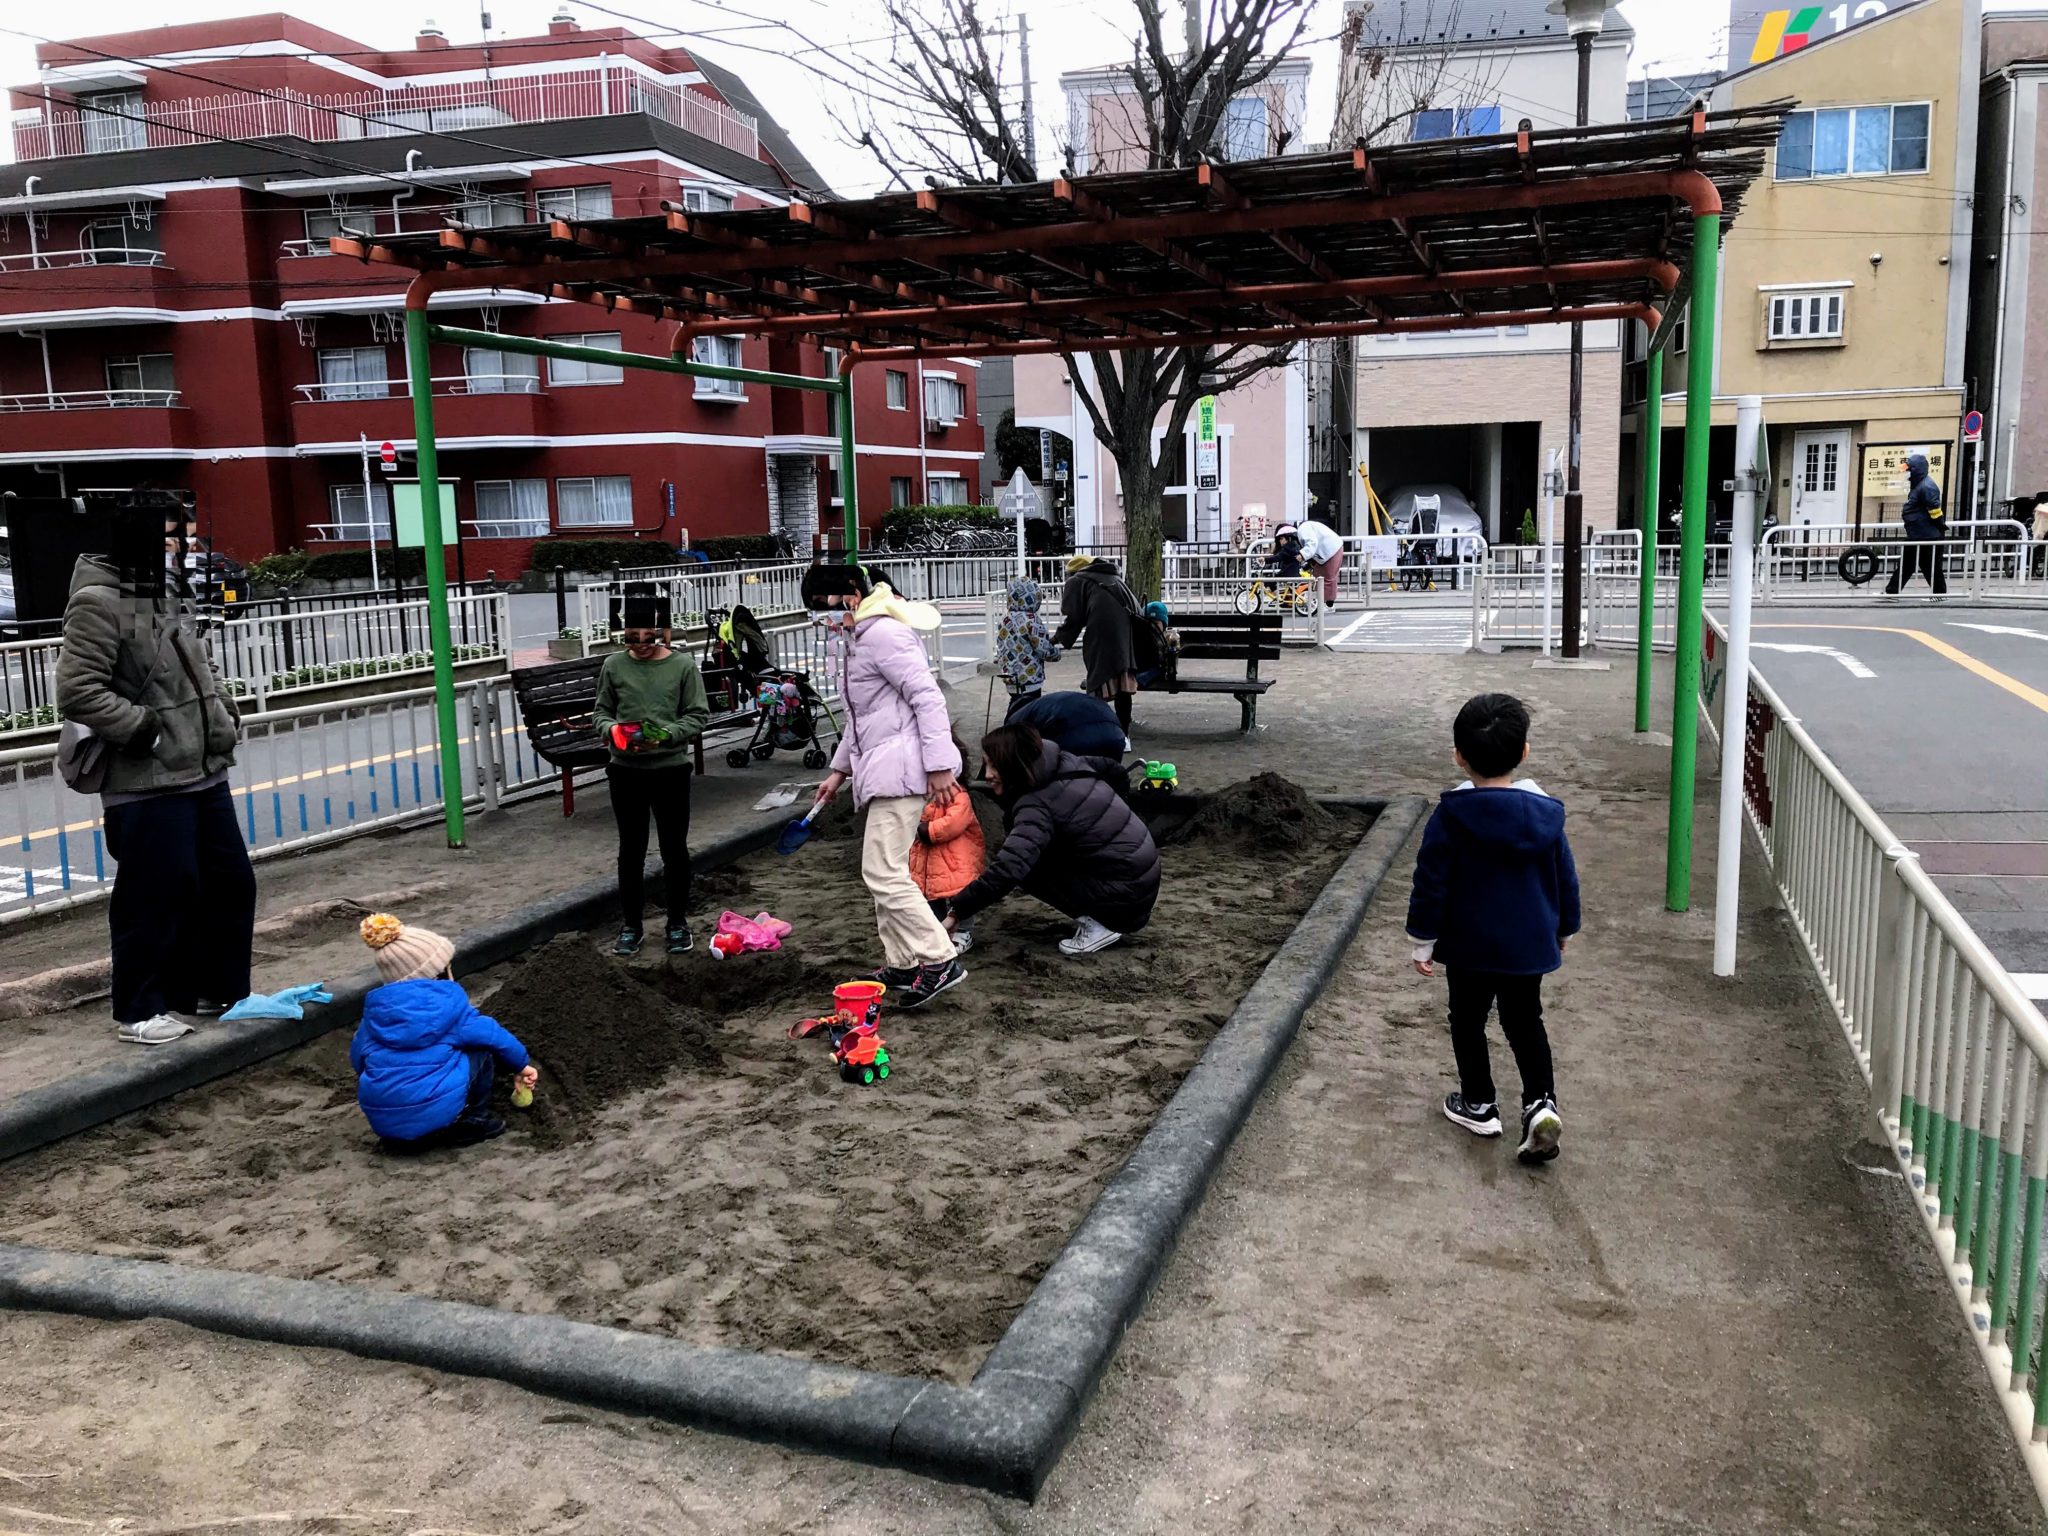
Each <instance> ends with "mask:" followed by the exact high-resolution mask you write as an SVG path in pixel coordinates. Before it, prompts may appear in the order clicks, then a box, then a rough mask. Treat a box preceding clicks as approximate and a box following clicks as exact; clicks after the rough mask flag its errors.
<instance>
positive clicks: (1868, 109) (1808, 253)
mask: <svg viewBox="0 0 2048 1536" xmlns="http://www.w3.org/2000/svg"><path fill="white" fill-rule="evenodd" d="M1981 9H1982V6H1981V0H1918V3H1914V4H1907V5H1898V4H1894V5H1893V6H1892V7H1891V9H1890V10H1889V11H1887V12H1885V13H1884V14H1883V15H1881V16H1880V17H1877V18H1876V19H1873V20H1871V21H1868V22H1866V23H1864V24H1862V25H1858V26H1853V27H1850V28H1848V29H1847V30H1844V31H1841V32H1839V33H1835V34H1833V35H1831V36H1828V37H1825V38H1817V39H1816V40H1815V41H1813V42H1811V43H1809V44H1808V45H1807V46H1805V47H1803V48H1800V49H1798V50H1797V51H1794V52H1789V53H1785V54H1782V55H1780V56H1779V57H1778V58H1776V59H1773V60H1771V61H1770V62H1768V63H1764V64H1759V65H1756V66H1753V67H1750V68H1746V69H1742V70H1738V71H1737V72H1735V73H1733V74H1730V75H1728V76H1726V77H1725V78H1723V79H1722V81H1721V82H1720V83H1719V84H1718V85H1717V86H1716V87H1715V88H1714V93H1713V97H1712V105H1713V106H1714V107H1715V108H1717V109H1720V108H1732V107H1747V106H1756V105H1760V104H1763V103H1768V102H1776V101H1786V100H1790V101H1792V102H1794V103H1796V110H1795V111H1794V112H1793V114H1792V115H1791V116H1790V117H1789V118H1788V119H1787V120H1786V125H1785V131H1784V134H1783V137H1782V138H1781V139H1780V140H1779V143H1778V147H1777V150H1776V152H1775V153H1774V154H1773V155H1772V157H1771V163H1770V165H1768V166H1767V167H1766V169H1765V172H1764V175H1763V176H1762V177H1761V178H1759V179H1758V181H1757V182H1756V183H1755V185H1754V186H1753V187H1752V188H1751V190H1750V192H1749V194H1748V195H1747V197H1746V198H1745V200H1744V202H1743V205H1742V212H1741V216H1740V217H1739V218H1738V219H1737V220H1736V221H1735V223H1734V226H1733V228H1732V229H1731V230H1730V232H1729V234H1728V236H1727V238H1726V242H1725V244H1724V247H1723V250H1722V258H1721V268H1720V283H1719V287H1718V293H1717V299H1718V315H1717V317H1716V325H1715V332H1716V334H1715V336H1714V337H1713V338H1712V340H1713V344H1714V346H1715V358H1714V424H1715V426H1716V427H1717V428H1728V429H1730V430H1728V431H1726V432H1721V431H1717V432H1716V433H1715V449H1716V451H1715V453H1714V455H1713V467H1712V470H1711V478H1710V490H1709V494H1710V496H1711V497H1712V498H1713V500H1714V501H1715V503H1716V505H1717V509H1718V510H1720V511H1722V512H1724V513H1725V510H1726V508H1727V506H1728V496H1727V493H1726V491H1725V490H1724V489H1723V485H1724V482H1725V481H1726V480H1727V479H1728V478H1729V477H1730V476H1731V475H1732V474H1733V472H1734V465H1733V462H1732V459H1733V432H1732V428H1733V424H1734V420H1735V400H1736V397H1737V396H1740V395H1747V394H1755V395H1761V396H1762V397H1763V401H1764V422H1765V426H1766V429H1767V431H1768V442H1769V447H1770V454H1771V467H1772V478H1773V481H1774V486H1773V491H1772V505H1771V510H1772V511H1773V512H1774V513H1775V514H1776V516H1777V518H1778V520H1779V521H1780V522H1782V523H1786V524H1793V525H1798V524H1807V525H1813V526H1821V525H1826V524H1837V523H1857V522H1859V521H1861V522H1871V521H1879V520H1884V519H1888V518H1892V517H1895V516H1896V515H1897V511H1898V502H1899V500H1900V499H1901V498H1903V496H1904V494H1905V481H1904V476H1903V472H1902V470H1901V469H1900V467H1899V466H1900V461H1901V460H1902V459H1903V457H1904V455H1905V453H1906V452H1908V451H1912V450H1918V451H1923V452H1926V453H1927V454H1928V456H1929V458H1930V459H1931V460H1932V461H1933V462H1934V470H1935V474H1936V477H1937V478H1938V479H1939V480H1940V481H1941V483H1942V486H1943V489H1944V492H1945V494H1946V499H1947V502H1948V505H1949V507H1950V509H1951V514H1952V515H1959V513H1960V509H1961V508H1962V507H1963V506H1964V505H1965V500H1966V498H1965V490H1964V486H1963V479H1964V474H1959V473H1958V472H1957V471H1958V468H1959V467H1960V468H1962V469H1963V470H1964V471H1965V473H1967V469H1968V465H1967V464H1964V465H1962V466H1959V465H1958V461H1957V454H1958V446H1957V445H1958V442H1959V439H1960V436H1961V431H1962V417H1963V413H1964V411H1965V410H1966V409H1967V408H1968V406H1969V402H1968V401H1967V400H1966V399H1965V398H1964V396H1965V383H1966V381H1965V371H1964V366H1965V341H1966V332H1967V326H1968V305H1969V271H1970V260H1969V258H1970V234H1971V221H1972V212H1971V193H1972V189H1973V184H1974V179H1975V164H1976V161H1975V157H1976V137H1977V106H1978V98H1979V61H1980V55H1981V48H1982V17H1981ZM1680 340H1681V341H1682V344H1683V345H1685V346H1695V345H1699V344H1701V342H1702V341H1703V340H1704V338H1702V337H1699V336H1697V335H1691V334H1684V335H1682V337H1681V338H1680ZM1687 361H1688V359H1687V357H1686V356H1685V354H1684V353H1683V352H1679V353H1677V354H1675V355H1673V356H1667V358H1666V361H1665V375H1664V381H1665V398H1664V403H1663V422H1664V427H1665V431H1666V436H1665V440H1664V455H1663V464H1664V470H1665V473H1664V485H1663V488H1662V492H1661V495H1660V498H1659V500H1660V505H1661V506H1662V507H1663V508H1664V509H1665V511H1666V513H1667V515H1668V513H1669V511H1670V509H1672V508H1675V507H1676V506H1677V504H1678V499H1679V492H1678V477H1679V471H1680V466H1681V465H1682V462H1683V452H1682V447H1681V444H1682V437H1681V435H1680V433H1679V431H1678V429H1679V428H1681V427H1682V426H1683V424H1684V400H1683V394H1682V391H1683V389H1684V382H1685V365H1686V362H1687Z"/></svg>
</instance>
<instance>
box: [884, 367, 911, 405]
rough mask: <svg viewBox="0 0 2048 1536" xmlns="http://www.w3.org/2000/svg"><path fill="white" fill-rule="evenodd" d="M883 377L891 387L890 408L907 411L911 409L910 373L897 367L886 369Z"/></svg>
mask: <svg viewBox="0 0 2048 1536" xmlns="http://www.w3.org/2000/svg"><path fill="white" fill-rule="evenodd" d="M882 378H883V379H884V381H885V382H886V383H887V384H888V388H889V409H890V410H892V411H907V410H909V409H910V375H909V374H907V373H899V372H898V371H897V370H896V369H894V368H890V369H886V370H884V372H883V374H882Z"/></svg>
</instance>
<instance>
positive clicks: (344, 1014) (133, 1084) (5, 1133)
mask: <svg viewBox="0 0 2048 1536" xmlns="http://www.w3.org/2000/svg"><path fill="white" fill-rule="evenodd" d="M783 824H784V818H781V817H778V818H776V819H774V820H772V821H769V822H766V823H764V824H763V825H761V826H757V827H748V828H746V829H745V830H743V831H740V832H735V833H731V834H729V835H727V836H725V837H722V838H719V839H717V840H716V841H714V842H711V843H708V844H706V845H705V846H704V847H703V848H700V849H693V850H692V851H691V855H690V862H691V865H692V867H693V868H695V869H698V870H710V869H719V868H721V867H723V866H725V865H727V864H731V863H734V862H735V861H737V860H739V859H742V858H744V857H746V856H747V855H748V854H750V853H756V852H759V851H760V850H762V849H764V848H772V847H774V846H775V839H776V838H777V837H778V836H779V835H780V834H781V831H782V828H783ZM653 867H654V868H656V869H659V867H660V865H659V861H657V862H656V863H655V865H654V866H653ZM618 890H619V886H618V882H617V881H616V880H608V879H599V880H592V881H589V882H587V883H585V884H583V885H579V886H576V887H574V888H572V889H570V890H567V891H562V892H559V893H557V894H556V895H553V896H549V897H547V898H545V899H544V900H541V901H537V902H534V903H532V904H531V905H529V906H524V907H520V908H519V909H517V910H516V911H513V912H509V913H507V914H506V915H505V916H504V917H502V918H500V919H499V920H498V921H496V922H494V923H488V924H485V925H484V926H483V927H481V928H476V929H472V930H471V931H470V932H468V933H465V934H463V935H462V936H461V937H460V938H459V939H458V940H457V941H456V946H455V974H456V975H457V976H465V975H469V974H471V973H473V972H476V971H482V970H488V969H489V968H490V967H491V966H494V965H497V964H500V963H501V962H503V961H506V960H509V959H511V958H512V957H513V956H515V955H518V954H522V953H524V952H525V951H526V950H529V949H531V948H533V947H534V946H535V945H537V944H544V943H546V942H547V941H548V940H549V939H551V938H553V937H554V936H555V935H556V934H558V933H572V932H575V931H576V930H578V929H581V928H588V927H590V926H591V925H592V924H593V923H596V922H598V921H600V920H601V919H602V918H603V917H604V915H605V914H606V913H607V912H609V911H610V910H611V908H612V904H613V903H614V902H616V901H617V900H618ZM377 985H378V976H377V972H376V969H375V967H373V966H366V967H364V968H363V969H362V970H360V971H357V972H354V973H353V974H351V975H349V976H346V977H344V978H342V979H341V980H340V981H336V982H331V983H329V985H328V990H329V991H330V992H332V993H333V994H334V1001H333V1002H331V1003H327V1004H324V1005H322V1006H319V1007H315V1008H311V1009H308V1010H307V1013H306V1017H305V1018H303V1019H262V1020H251V1021H250V1022H248V1023H245V1024H242V1023H237V1024H219V1023H215V1024H208V1025H205V1026H203V1027H202V1028H200V1029H198V1030H195V1031H194V1032H193V1033H191V1034H189V1035H186V1036H185V1037H184V1038H183V1039H181V1040H174V1041H172V1042H171V1043H170V1044H168V1045H153V1046H149V1047H147V1048H146V1049H145V1048H141V1047H138V1048H137V1049H136V1050H135V1051H133V1052H131V1053H130V1054H128V1055H126V1056H122V1057H120V1058H118V1059H116V1060H113V1061H109V1062H107V1063H105V1064H104V1065H102V1066H99V1067H95V1068H94V1069H92V1070H91V1071H89V1072H81V1073H78V1074H76V1075H75V1076H72V1077H65V1078H59V1079H58V1080H57V1081H56V1082H53V1083H45V1084H43V1085H42V1086H41V1087H38V1088H31V1089H29V1090H28V1091H27V1092H26V1093H22V1094H17V1095H15V1096H14V1097H12V1098H10V1099H8V1100H6V1101H5V1102H0V1162H4V1161H5V1160H6V1159H8V1158H10V1157H19V1156H21V1154H22V1153H24V1152H33V1151H34V1150H35V1149H36V1148H37V1147H41V1146H46V1145H47V1144H49V1143H50V1142H53V1141H57V1140H59V1139H61V1138H63V1137H65V1136H72V1135H76V1134H77V1133H78V1132H80V1131H84V1130H90V1129H91V1128H92V1127H94V1126H96V1125H101V1124H104V1123H105V1122H106V1121H109V1120H112V1119H114V1118H116V1117H117V1116H120V1115H125V1114H129V1113H131V1112H132V1111H134V1110H138V1109H146V1108H147V1107H148V1106H150V1105H151V1104H155V1103H158V1102H160V1101H161V1100H164V1099H167V1098H169V1097H171V1095H173V1094H176V1093H182V1092H183V1091H184V1090H185V1089H187V1088H196V1087H197V1086H198V1085H199V1084H201V1083H205V1082H211V1081H212V1080H213V1079H214V1078H216V1077H224V1076H226V1075H227V1074H228V1073H230V1072H233V1071H235V1070H237V1069H238V1068H241V1067H246V1066H250V1065H252V1064H254V1063H255V1062H259V1061H262V1060H264V1059H265V1058H267V1057H271V1056H276V1055H279V1054H281V1053H283V1052H285V1051H288V1050H291V1049H292V1048H293V1047H295V1046H300V1045H304V1044H305V1043H306V1042H307V1041H309V1040H316V1039H318V1038H319V1037H320V1036H321V1035H324V1034H326V1033H327V1032H328V1031H330V1030H335V1029H345V1028H351V1027H353V1026H354V1024H355V1023H356V1021H357V1020H358V1019H359V1018H360V1017H361V1016H362V1010H363V998H364V996H365V995H366V994H367V993H368V992H369V991H370V990H371V988H373V987H375V986H377Z"/></svg>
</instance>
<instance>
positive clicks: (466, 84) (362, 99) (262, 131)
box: [14, 63, 759, 160]
mask: <svg viewBox="0 0 2048 1536" xmlns="http://www.w3.org/2000/svg"><path fill="white" fill-rule="evenodd" d="M632 112H644V113H646V114H647V115H648V116H649V117H658V118H660V119H661V120H662V121H663V122H666V123H672V124H674V125H675V126H676V127H678V128H681V129H683V130H685V131H686V132H689V133H694V134H696V135H698V136H699V137H700V138H705V139H709V140H711V141H712V142H713V143H715V144H721V145H723V146H725V147H726V148H727V149H734V150H738V151H739V152H740V153H741V154H744V155H747V156H750V157H751V156H753V155H755V154H756V153H757V151H758V147H759V137H758V134H757V132H756V126H755V122H754V119H753V118H751V117H748V116H747V115H746V114H745V113H741V112H735V111H733V110H732V109H731V108H730V107H727V106H725V105H724V104H723V103H720V102H717V101H714V100H712V99H711V98H710V97H708V96H705V95H702V94H700V93H698V92H696V91H691V90H688V89H685V88H683V87H681V86H673V85H665V84H663V83H661V82H660V81H657V80H651V79H648V78H647V77H646V76H643V75H641V74H640V73H639V72H638V71H636V70H633V69H629V68H626V67H625V66H623V65H619V64H609V63H608V64H604V65H601V66H590V67H586V68H580V69H565V70H559V71H556V72H555V73H552V74H546V75H531V76H524V77H520V78H514V79H499V80H481V79H479V80H461V81H451V82H448V83H446V84H441V85H407V86H398V87H395V88H393V89H390V90H381V91H356V92H352V93H348V94H342V95H332V96H308V95H306V94H304V93H303V92H299V91H272V92H266V93H263V94H260V95H259V94H257V93H256V92H253V91H230V92H226V93H224V94H222V95H218V96H199V97H191V98H188V99H186V100H183V101H170V102H144V103H143V104H142V105H141V106H140V107H139V108H137V109H136V110H135V111H133V112H125V111H124V112H122V113H120V114H119V115H116V114H113V113H109V112H100V113H95V112H94V111H93V110H92V109H91V108H90V107H85V108H81V107H78V106H75V105H70V104H66V103H61V102H47V103H46V104H45V107H44V111H43V115H42V116H40V117H38V118H36V119H34V120H30V121H19V122H16V123H15V125H14V157H15V159H17V160H50V159H57V158H61V157H63V156H67V155H89V154H100V153H105V152H107V151H112V150H127V149H161V148H165V147H168V146H171V145H177V144H198V143H208V142H212V141H215V140H218V139H269V138H296V139H306V140H310V141H311V142H313V143H316V144H332V143H336V142H340V141H343V140H348V139H380V138H391V137H394V136H396V135H401V134H409V133H464V132H473V131H475V130H477V129H488V128H493V127H498V126H501V125H503V124H507V123H543V122H554V121H560V120H562V119H566V118H579V117H611V116H616V115H619V114H622V113H632Z"/></svg>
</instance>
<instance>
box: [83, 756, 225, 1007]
mask: <svg viewBox="0 0 2048 1536" xmlns="http://www.w3.org/2000/svg"><path fill="white" fill-rule="evenodd" d="M102 821H103V823H104V826H105V828H106V836H107V852H109V853H111V854H112V855H113V856H114V858H115V860H116V861H117V862H118V863H119V866H120V867H119V868H118V869H117V870H116V871H115V873H114V896H113V900H112V901H111V902H109V903H108V906H107V926H108V928H109V930H110V932H111V935H112V940H113V950H114V1021H115V1022H116V1023H119V1024H137V1023H140V1022H141V1021H142V1020H144V1019H147V1018H153V1017H154V1016H155V1015H157V1014H159V1013H166V1012H177V1013H190V1012H191V1011H192V1010H193V1009H195V1008H197V1007H198V1005H199V1000H200V999H201V998H204V999H206V1000H207V1001H208V1002H213V1003H219V1004H220V1005H222V1006H223V1007H226V1006H228V1005H230V1004H233V1003H239V1002H240V1001H241V1000H242V999H243V998H245V997H247V996H248V995H249V945H250V932H251V930H252V929H253V928H254V927H255V925H256V873H255V871H254V870H252V869H250V868H249V850H248V848H247V847H246V846H245V845H244V844H243V842H242V829H241V828H240V827H239V826H237V825H236V823H235V801H234V796H233V795H231V794H230V793H229V792H228V787H227V785H225V784H216V785H214V787H213V788H211V789H209V790H204V791H202V792H200V793H199V794H196V795H176V794H171V795H152V796H151V797H150V798H149V799H147V800H133V801H130V802H129V803H128V804H126V805H110V806H108V807H107V808H106V813H105V815H104V816H103V818H102Z"/></svg>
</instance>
